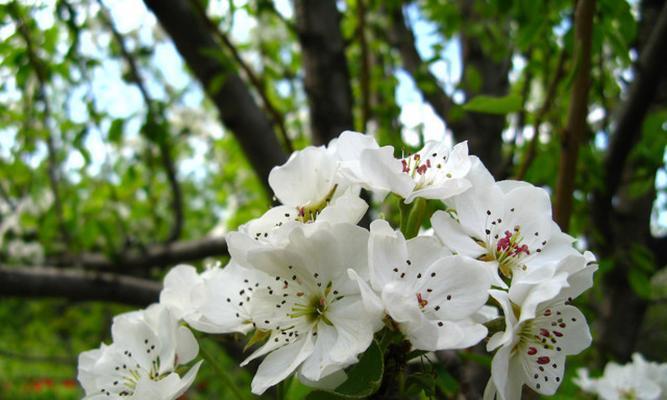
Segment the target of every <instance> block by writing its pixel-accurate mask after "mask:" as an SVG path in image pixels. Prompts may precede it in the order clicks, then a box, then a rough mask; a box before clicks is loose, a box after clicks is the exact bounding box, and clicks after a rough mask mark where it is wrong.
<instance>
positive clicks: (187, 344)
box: [176, 326, 199, 364]
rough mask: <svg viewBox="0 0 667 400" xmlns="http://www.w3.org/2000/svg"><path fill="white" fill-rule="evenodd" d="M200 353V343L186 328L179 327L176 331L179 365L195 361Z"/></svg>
mask: <svg viewBox="0 0 667 400" xmlns="http://www.w3.org/2000/svg"><path fill="white" fill-rule="evenodd" d="M198 353H199V343H197V339H195V336H194V335H193V334H192V332H190V330H189V329H188V328H186V327H184V326H179V327H178V330H177V331H176V357H177V358H176V360H177V363H178V364H187V363H189V362H190V361H192V360H194V358H195V357H197V354H198Z"/></svg>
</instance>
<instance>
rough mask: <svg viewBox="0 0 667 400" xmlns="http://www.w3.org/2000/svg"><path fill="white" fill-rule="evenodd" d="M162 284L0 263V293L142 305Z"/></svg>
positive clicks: (155, 296) (156, 295)
mask: <svg viewBox="0 0 667 400" xmlns="http://www.w3.org/2000/svg"><path fill="white" fill-rule="evenodd" d="M161 288H162V285H161V284H160V283H158V282H153V281H149V280H146V279H139V278H134V277H129V276H121V275H114V274H109V273H99V272H90V271H74V270H62V269H57V268H50V267H34V268H33V267H31V268H12V267H7V266H1V265H0V297H29V298H43V297H47V298H48V297H62V298H66V299H70V300H76V301H110V302H115V303H122V304H129V305H135V306H141V307H143V306H146V305H149V304H151V303H154V302H156V301H157V300H158V298H159V295H160V290H161Z"/></svg>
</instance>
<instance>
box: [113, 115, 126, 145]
mask: <svg viewBox="0 0 667 400" xmlns="http://www.w3.org/2000/svg"><path fill="white" fill-rule="evenodd" d="M124 126H125V120H124V119H122V118H116V119H114V120H113V121H111V127H109V141H110V142H112V143H115V144H120V142H121V139H122V138H123V127H124Z"/></svg>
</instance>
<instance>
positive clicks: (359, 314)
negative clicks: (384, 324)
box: [320, 296, 381, 363]
mask: <svg viewBox="0 0 667 400" xmlns="http://www.w3.org/2000/svg"><path fill="white" fill-rule="evenodd" d="M363 310H364V309H363V305H362V302H361V298H360V296H346V297H345V298H343V299H341V300H339V301H337V302H335V303H333V304H332V305H331V306H330V308H329V310H328V311H327V317H328V318H329V320H330V321H331V322H332V323H333V326H334V328H335V329H336V342H335V344H334V345H333V346H332V347H331V348H330V349H329V356H330V357H331V360H332V361H333V362H335V363H349V362H351V361H354V360H356V357H357V355H358V354H360V353H362V352H364V351H366V349H367V348H368V346H370V344H371V342H372V341H373V333H374V332H375V330H376V328H378V327H380V326H381V324H380V323H381V319H380V315H378V314H376V315H370V314H366V313H364V312H363ZM321 325H322V323H320V326H321Z"/></svg>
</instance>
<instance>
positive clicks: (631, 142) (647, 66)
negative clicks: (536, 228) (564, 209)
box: [592, 4, 667, 246]
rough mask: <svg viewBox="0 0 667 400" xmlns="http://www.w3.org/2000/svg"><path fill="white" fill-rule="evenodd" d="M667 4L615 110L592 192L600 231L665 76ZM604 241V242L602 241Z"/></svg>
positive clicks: (606, 229) (604, 228)
mask: <svg viewBox="0 0 667 400" xmlns="http://www.w3.org/2000/svg"><path fill="white" fill-rule="evenodd" d="M665 53H667V4H665V5H663V6H662V10H661V11H660V14H659V16H658V18H657V21H656V22H655V24H654V28H653V29H652V31H651V34H650V36H649V37H648V40H647V41H646V44H645V45H644V47H643V49H642V51H641V53H640V56H639V61H638V63H637V67H636V70H635V79H634V81H633V82H632V84H631V85H630V88H629V89H628V96H627V97H626V99H625V101H624V102H623V103H622V104H621V105H620V107H619V108H618V110H617V112H616V117H615V129H614V130H613V132H612V134H611V141H610V144H609V149H608V150H607V156H606V157H605V162H604V166H605V168H604V171H605V172H606V176H605V182H604V185H603V189H602V190H598V191H595V192H594V193H593V195H594V196H593V204H594V207H592V210H593V219H594V221H595V225H596V227H597V229H598V230H599V231H600V232H611V231H612V227H611V225H610V224H611V215H612V211H613V205H612V198H613V197H614V195H615V194H616V192H617V191H618V189H619V186H620V184H621V177H622V175H623V171H625V170H626V164H627V160H628V157H629V155H630V152H631V150H632V149H633V148H634V146H635V145H636V144H637V142H638V141H639V138H640V137H641V124H642V122H643V121H644V117H645V116H646V113H647V112H648V110H649V108H650V106H651V103H652V102H653V100H654V98H655V96H656V92H657V89H658V87H659V86H660V82H661V81H662V80H663V76H664V70H665V66H667V61H666V60H665V58H664V54H665ZM601 245H603V246H604V245H605V242H603V243H601Z"/></svg>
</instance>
